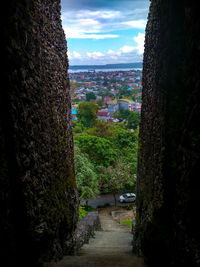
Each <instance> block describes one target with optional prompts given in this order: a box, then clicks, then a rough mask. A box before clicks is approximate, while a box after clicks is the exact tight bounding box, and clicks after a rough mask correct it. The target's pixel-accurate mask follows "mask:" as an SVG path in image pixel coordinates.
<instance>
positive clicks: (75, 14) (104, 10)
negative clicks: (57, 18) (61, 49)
mask: <svg viewBox="0 0 200 267" xmlns="http://www.w3.org/2000/svg"><path fill="white" fill-rule="evenodd" d="M61 6H62V10H61V11H62V16H61V18H62V25H63V29H64V31H65V35H66V39H67V46H68V58H69V63H70V65H83V64H84V65H101V64H115V63H131V62H141V61H142V59H143V50H144V36H145V27H146V22H147V15H148V10H149V1H148V0H140V1H138V0H132V1H130V0H124V1H122V0H121V1H119V0H111V1H99V0H94V1H91V0H89V1H88V0H77V1H67V0H62V1H61Z"/></svg>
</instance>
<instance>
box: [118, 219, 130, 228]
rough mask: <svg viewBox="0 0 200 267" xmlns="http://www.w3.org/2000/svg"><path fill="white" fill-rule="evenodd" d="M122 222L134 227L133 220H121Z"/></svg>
mask: <svg viewBox="0 0 200 267" xmlns="http://www.w3.org/2000/svg"><path fill="white" fill-rule="evenodd" d="M120 223H121V224H126V225H128V226H129V227H132V220H120Z"/></svg>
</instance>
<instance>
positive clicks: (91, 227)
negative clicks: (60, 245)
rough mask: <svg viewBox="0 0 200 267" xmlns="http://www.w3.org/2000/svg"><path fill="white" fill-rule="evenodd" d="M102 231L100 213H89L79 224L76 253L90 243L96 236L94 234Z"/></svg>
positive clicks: (76, 234)
mask: <svg viewBox="0 0 200 267" xmlns="http://www.w3.org/2000/svg"><path fill="white" fill-rule="evenodd" d="M100 229H101V224H100V220H99V214H98V212H97V211H93V212H88V213H87V215H86V216H85V217H84V218H83V219H81V220H80V221H79V222H78V224H77V228H76V232H75V247H74V252H76V251H78V249H80V248H81V247H82V246H83V244H85V243H88V242H89V239H90V238H91V237H92V236H94V232H95V231H99V230H100Z"/></svg>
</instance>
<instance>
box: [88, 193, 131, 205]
mask: <svg viewBox="0 0 200 267" xmlns="http://www.w3.org/2000/svg"><path fill="white" fill-rule="evenodd" d="M116 196H117V206H120V207H126V206H128V205H132V204H133V203H120V202H119V196H120V194H117V195H116ZM105 204H109V205H110V206H114V205H115V200H114V197H113V195H112V194H103V195H99V196H98V197H97V198H94V199H90V200H89V201H88V205H89V206H92V207H93V208H97V207H98V206H103V205H105Z"/></svg>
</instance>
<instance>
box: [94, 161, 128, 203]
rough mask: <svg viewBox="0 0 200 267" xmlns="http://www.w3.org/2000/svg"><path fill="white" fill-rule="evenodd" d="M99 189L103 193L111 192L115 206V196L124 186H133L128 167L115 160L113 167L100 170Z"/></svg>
mask: <svg viewBox="0 0 200 267" xmlns="http://www.w3.org/2000/svg"><path fill="white" fill-rule="evenodd" d="M101 174H102V175H101V179H100V182H99V184H100V188H101V190H103V191H104V192H111V193H112V194H113V197H114V200H115V206H116V204H117V199H116V194H117V193H119V192H121V191H122V190H123V189H124V187H125V184H127V183H129V184H133V181H132V182H131V179H130V177H131V173H130V166H127V164H126V163H125V162H123V161H121V160H120V159H118V160H117V162H116V164H115V166H113V167H110V166H109V167H107V168H102V169H101Z"/></svg>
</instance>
